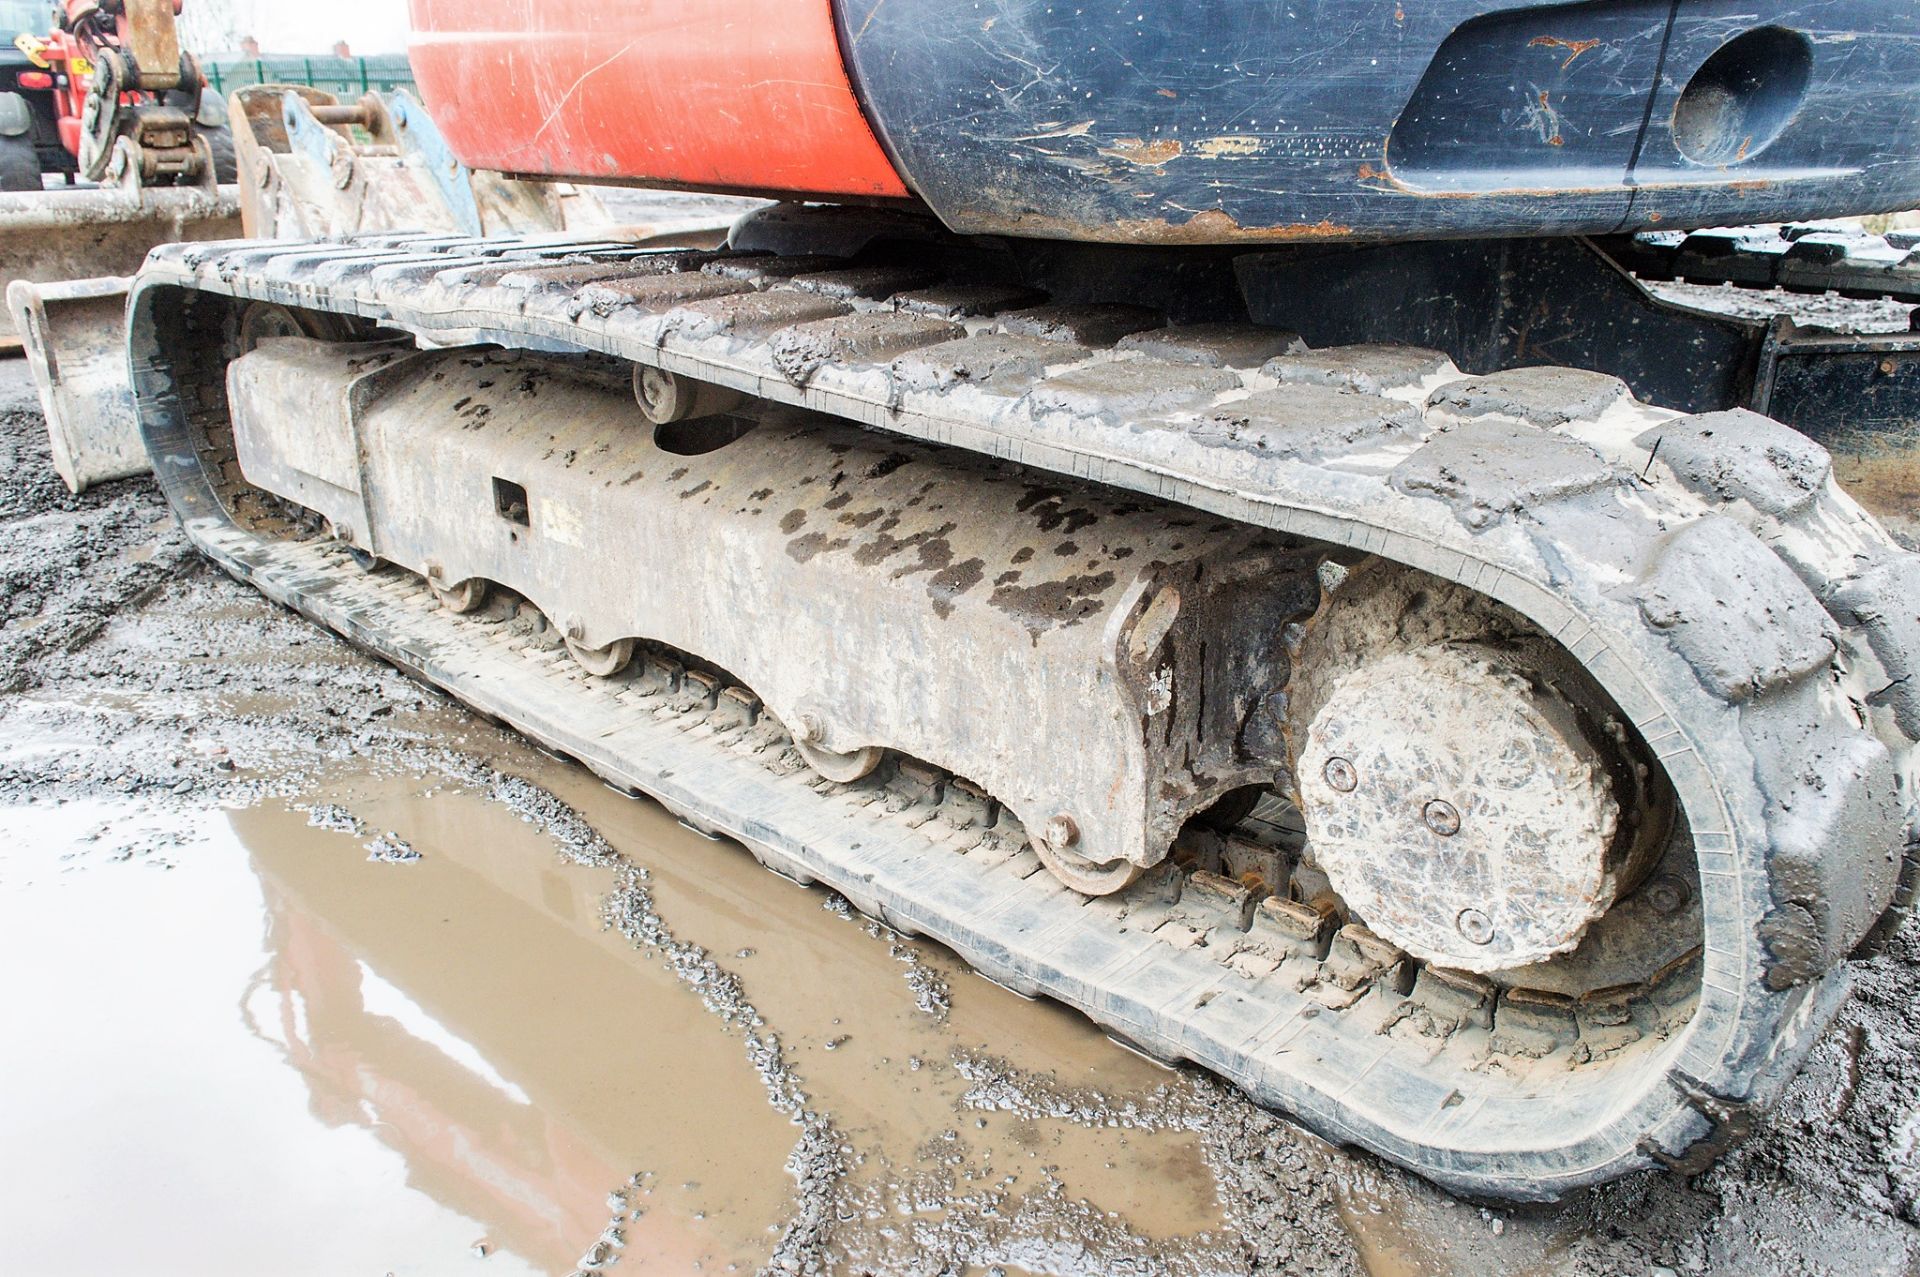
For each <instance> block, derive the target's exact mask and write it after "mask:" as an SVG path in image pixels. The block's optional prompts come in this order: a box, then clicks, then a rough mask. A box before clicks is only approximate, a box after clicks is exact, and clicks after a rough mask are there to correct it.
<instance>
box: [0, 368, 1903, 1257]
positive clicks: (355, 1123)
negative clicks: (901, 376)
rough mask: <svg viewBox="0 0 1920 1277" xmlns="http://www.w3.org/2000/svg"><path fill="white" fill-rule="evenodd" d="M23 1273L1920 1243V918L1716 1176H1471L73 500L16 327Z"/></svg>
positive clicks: (1826, 1251)
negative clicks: (1231, 1066) (1276, 1109)
mask: <svg viewBox="0 0 1920 1277" xmlns="http://www.w3.org/2000/svg"><path fill="white" fill-rule="evenodd" d="M0 453H4V459H5V460H6V461H7V462H8V463H9V473H10V474H11V476H12V478H11V479H10V482H9V486H7V487H6V488H5V489H4V491H0V617H4V624H3V625H0V689H4V695H0V972H4V973H5V974H4V975H0V992H3V993H4V995H5V1006H6V1008H7V1017H6V1033H5V1037H4V1040H0V1148H4V1149H5V1150H6V1151H7V1156H6V1157H4V1158H0V1271H4V1272H22V1273H64V1272H75V1273H79V1272H86V1273H95V1272H115V1271H124V1272H143V1273H148V1272H151V1273H166V1272H181V1273H204V1272H224V1271H239V1270H247V1271H253V1270H265V1271H274V1272H322V1273H334V1272H343V1271H369V1272H388V1271H391V1272H394V1273H409V1272H435V1273H437V1272H446V1271H474V1272H508V1273H515V1272H538V1273H571V1272H594V1271H610V1272H616V1273H618V1272H643V1273H644V1272H659V1273H676V1274H678V1273H692V1272H701V1273H716V1272H741V1273H747V1272H770V1273H815V1272H820V1273H826V1272H831V1273H848V1274H876V1275H878V1274H912V1275H920V1274H925V1275H927V1277H933V1275H935V1274H956V1275H957V1274H990V1273H1000V1274H1005V1275H1007V1277H1018V1275H1019V1274H1075V1275H1078V1274H1087V1275H1093V1274H1138V1275H1142V1277H1145V1275H1149V1274H1165V1275H1168V1277H1186V1275H1188V1274H1193V1275H1200V1274H1246V1273H1289V1274H1291V1273H1303V1274H1309V1273H1310V1274H1322V1273H1324V1274H1352V1273H1374V1274H1396V1275H1397V1274H1429V1273H1439V1274H1452V1273H1460V1274H1469V1273H1471V1274H1480V1273H1495V1274H1534V1273H1543V1274H1544V1273H1576V1274H1614V1273H1623V1274H1624V1273H1635V1274H1661V1273H1663V1271H1672V1272H1676V1273H1727V1274H1740V1275H1741V1277H1755V1275H1758V1274H1772V1273H1783V1274H1784V1273H1795V1274H1798V1273H1834V1274H1842V1273H1844V1274H1854V1273H1906V1272H1912V1271H1915V1270H1916V1268H1920V1230H1917V1229H1916V1222H1917V1221H1920V1213H1916V1212H1917V1207H1916V1201H1917V1200H1920V1066H1916V1063H1915V1060H1916V1055H1917V1054H1920V1041H1916V1037H1920V1029H1917V1028H1916V1027H1915V1025H1914V1023H1913V1020H1912V1016H1911V1007H1912V1006H1913V1005H1914V1002H1915V997H1916V994H1917V993H1920V936H1916V935H1915V934H1914V933H1913V932H1912V931H1909V932H1908V933H1907V934H1904V935H1902V936H1900V937H1899V938H1898V939H1897V940H1896V942H1895V944H1894V946H1893V948H1892V950H1891V951H1890V952H1889V954H1888V955H1887V956H1885V957H1883V958H1880V959H1876V960H1875V961H1873V962H1871V963H1867V964H1863V965H1861V966H1860V967H1859V968H1858V970H1857V972H1856V984H1857V989H1858V992H1857V994H1856V996H1855V998H1854V1000H1853V1002H1852V1003H1851V1005H1850V1006H1849V1008H1848V1010H1847V1011H1846V1012H1845V1013H1844V1015H1843V1017H1842V1022H1841V1024H1840V1025H1839V1027H1838V1028H1837V1029H1836V1031H1835V1032H1834V1033H1833V1034H1832V1035H1830V1036H1829V1037H1828V1038H1827V1039H1826V1040H1825V1041H1824V1042H1823V1043H1822V1044H1821V1045H1820V1047H1819V1048H1818V1049H1817V1050H1816V1052H1815V1054H1814V1057H1813V1059H1812V1061H1811V1063H1810V1064H1809V1066H1808V1068H1807V1070H1806V1071H1805V1073H1804V1074H1803V1075H1802V1077H1801V1078H1800V1079H1799V1081H1798V1082H1796V1084H1795V1085H1794V1086H1793V1088H1792V1089H1791V1090H1790V1092H1789V1094H1788V1097H1787V1099H1786V1102H1785V1103H1784V1104H1783V1105H1782V1106H1781V1108H1780V1109H1779V1110H1778V1111H1776V1113H1775V1114H1773V1115H1772V1116H1771V1117H1770V1118H1769V1119H1768V1120H1767V1121H1766V1122H1765V1123H1764V1124H1763V1126H1762V1128H1761V1129H1760V1131H1759V1132H1758V1133H1757V1134H1756V1135H1755V1137H1754V1138H1753V1139H1752V1140H1751V1141H1749V1142H1748V1143H1747V1144H1746V1145H1744V1146H1743V1147H1742V1148H1741V1149H1739V1150H1738V1151H1736V1152H1735V1153H1734V1154H1733V1155H1731V1156H1730V1157H1728V1158H1726V1159H1724V1160H1723V1161H1722V1162H1721V1163H1720V1164H1718V1165H1717V1166H1716V1167H1715V1168H1714V1169H1713V1170H1712V1171H1710V1172H1709V1173H1708V1174H1706V1175H1704V1176H1701V1177H1698V1178H1696V1179H1693V1180H1690V1181H1689V1180H1683V1179H1678V1178H1675V1177H1672V1176H1669V1175H1666V1174H1664V1173H1658V1172H1650V1173H1646V1174H1642V1175H1638V1176H1634V1177H1631V1178H1629V1179H1627V1180H1625V1181H1622V1182H1620V1183H1617V1184H1614V1185H1611V1186H1608V1187H1607V1188H1605V1189H1602V1190H1598V1191H1595V1192H1591V1193H1584V1194H1579V1195H1576V1196H1575V1197H1573V1198H1570V1199H1569V1200H1567V1201H1565V1202H1562V1203H1560V1204H1558V1205H1554V1206H1550V1207H1526V1208H1515V1207H1512V1206H1510V1205H1505V1204H1499V1205H1496V1204H1489V1203H1475V1202H1467V1201H1462V1200H1459V1199H1456V1198H1453V1197H1450V1196H1448V1195H1446V1194H1444V1193H1442V1192H1440V1191H1439V1190H1436V1189H1434V1188H1432V1187H1431V1186H1429V1185H1427V1184H1425V1183H1423V1182H1422V1181H1419V1180H1417V1179H1415V1178H1413V1177H1411V1176H1409V1175H1407V1174H1405V1173H1404V1172H1401V1171H1399V1170H1398V1169H1396V1168H1394V1167H1391V1166H1389V1165H1386V1164H1384V1163H1381V1162H1379V1161H1378V1160H1376V1159H1374V1158H1371V1157H1369V1156H1366V1155H1364V1154H1359V1153H1355V1152H1353V1151H1350V1150H1342V1149H1338V1148H1335V1147H1333V1146H1331V1145H1329V1144H1327V1143H1325V1142H1324V1141H1322V1140H1320V1139H1318V1138H1317V1137H1315V1136H1314V1135H1312V1134H1311V1133H1309V1132H1306V1131H1304V1130H1302V1129H1300V1128H1298V1127H1296V1126H1294V1125H1293V1124H1291V1123H1290V1122H1288V1121H1287V1120H1286V1119H1285V1118H1283V1117H1280V1116H1277V1115H1274V1114H1271V1113H1268V1112H1265V1111H1262V1110H1260V1109H1257V1108H1255V1107H1254V1106H1252V1105H1250V1104H1248V1103H1247V1102H1246V1101H1245V1100H1244V1099H1242V1098H1241V1097H1240V1096H1239V1095H1238V1094H1237V1093H1235V1092H1234V1091H1233V1090H1232V1089H1231V1088H1229V1087H1227V1086H1224V1085H1222V1084H1221V1083H1219V1082H1216V1081H1214V1080H1213V1079H1211V1078H1209V1077H1206V1076H1204V1075H1202V1074H1199V1073H1196V1072H1192V1071H1186V1070H1181V1071H1174V1070H1168V1069H1165V1068H1163V1067H1161V1066H1159V1065H1157V1064H1154V1063H1151V1062H1149V1061H1147V1060H1144V1059H1142V1058H1140V1057H1138V1056H1136V1055H1133V1054H1131V1053H1130V1052H1128V1051H1127V1050H1126V1049H1124V1048H1123V1047H1121V1046H1119V1045H1117V1044H1115V1043H1113V1042H1110V1041H1108V1040H1107V1039H1106V1038H1104V1037H1103V1036H1101V1034H1100V1033H1099V1032H1098V1030H1096V1029H1095V1028H1094V1027H1093V1026H1092V1025H1090V1024H1089V1023H1088V1022H1086V1021H1084V1020H1082V1019H1080V1018H1079V1017H1078V1016H1076V1015H1074V1014H1072V1013H1070V1012H1068V1011H1066V1010H1064V1009H1062V1008H1060V1007H1057V1006H1054V1005H1051V1004H1047V1003H1042V1002H1029V1001H1026V1000H1023V999H1021V998H1019V997H1018V996H1016V995H1014V994H1012V993H1009V992H1007V991H1006V990H1003V989H1001V988H999V987H998V986H996V985H993V984H991V983H989V982H988V981H986V980H984V979H982V978H980V977H978V976H976V975H973V974H972V973H971V972H969V971H968V970H967V969H966V968H965V967H964V965H962V964H961V963H959V962H958V960H956V959H955V958H954V957H953V956H952V955H950V954H948V953H946V952H945V951H943V950H941V949H940V948H939V947H938V946H935V945H932V944H929V943H926V942H922V941H918V940H909V939H906V938H904V937H902V936H899V935H897V934H895V933H894V932H892V931H890V930H889V929H887V928H885V927H883V926H881V925H879V924H877V923H874V922H872V921H870V920H868V919H866V918H864V917H861V916H860V915H858V914H857V913H855V912H854V911H853V910H852V909H850V908H849V907H848V906H847V905H846V902H845V901H843V900H841V899H840V898H839V897H837V896H834V895H833V894H831V893H829V892H826V891H824V890H821V889H818V888H802V887H799V886H796V885H794V884H792V883H789V882H787V881H785V880H784V879H781V878H779V877H777V876H775V875H772V874H770V873H768V872H766V871H764V870H762V869H760V868H759V867H758V866H757V865H755V864H754V863H753V861H752V860H751V858H750V857H748V856H747V855H746V853H745V852H744V851H742V850H741V849H739V848H738V847H735V846H732V845H730V844H728V843H725V842H715V841H711V840H709V839H706V838H704V837H702V836H700V835H698V834H696V833H694V832H692V831H690V830H688V829H686V828H684V827H682V826H680V825H679V824H677V823H676V822H675V821H674V820H673V819H672V817H671V816H669V815H668V814H667V813H665V812H664V811H663V810H662V809H660V808H659V807H657V806H655V805H654V804H652V803H650V802H648V801H645V800H634V799H629V798H626V797H623V796H621V795H618V794H615V793H613V792H612V791H610V790H608V789H606V788H605V787H604V786H602V785H600V784H599V783H598V782H597V781H596V780H595V779H594V778H593V777H592V776H590V775H589V774H587V773H585V772H584V771H582V770H580V769H579V768H576V767H573V766H570V765H568V764H565V763H562V762H558V761H556V760H553V759H551V758H548V757H546V756H544V755H542V754H540V753H539V752H538V751H536V750H535V749H533V748H532V747H530V746H529V745H528V744H526V743H525V742H524V741H522V740H520V739H519V738H517V737H515V736H513V735H511V734H510V733H506V732H503V731H500V730H498V729H496V728H495V727H493V726H491V725H490V724H488V723H486V722H485V721H483V720H481V719H479V718H477V717H476V716H474V715H472V714H470V713H468V712H466V711H464V710H463V709H461V708H460V707H459V706H457V705H455V704H453V703H452V702H450V701H448V700H446V699H445V698H443V697H441V696H440V695H439V694H438V693H436V692H434V691H432V690H430V689H427V688H425V687H422V686H421V685H419V684H416V683H414V682H412V681H411V680H409V679H407V678H405V677H403V676H401V675H400V674H398V673H397V672H395V671H393V670H392V669H390V668H389V667H387V666H384V665H382V664H380V663H379V662H377V661H375V660H371V659H369V658H367V657H365V656H363V655H361V654H359V653H357V652H355V651H353V650H351V649H349V648H348V647H346V646H345V645H344V644H342V643H341V642H339V641H337V640H335V639H334V638H332V637H331V636H329V635H326V634H324V633H321V632H319V631H317V630H315V629H314V628H313V627H312V626H311V625H309V624H308V623H307V622H305V621H304V620H302V619H301V618H299V617H298V616H295V615H293V614H291V613H288V612H286V611H283V610H281V609H279V608H277V607H275V606H273V605H271V604H269V603H267V602H266V601H264V600H262V599H260V598H259V597H258V596H256V595H255V594H253V593H252V592H251V591H249V590H247V589H246V588H244V587H242V586H239V585H237V584H235V583H233V582H230V581H228V580H227V579H226V578H224V577H223V576H220V575H218V574H216V573H215V572H213V571H211V570H210V569H208V568H206V567H204V566H202V565H201V564H200V563H199V561H198V560H197V559H196V558H195V557H194V556H193V555H192V553H191V552H190V551H189V550H188V549H187V548H186V544H185V541H184V539H183V538H182V537H181V536H180V535H179V533H178V532H177V531H176V530H174V529H173V528H172V527H171V525H170V524H169V523H168V522H167V520H166V518H165V515H164V510H163V507H162V505H161V503H160V501H159V498H158V497H157V496H156V495H155V494H154V493H153V491H152V489H151V486H150V484H148V483H146V482H145V481H128V482H126V483H121V484H115V485H110V486H108V487H106V488H103V489H101V490H99V491H97V492H90V493H88V494H86V495H85V496H83V497H80V498H72V497H68V496H67V495H66V494H65V493H64V490H62V489H60V488H58V486H57V481H55V480H53V479H52V478H51V471H50V469H49V468H48V467H47V465H46V463H45V445H44V435H43V433H42V426H41V423H40V421H39V417H38V414H37V412H35V411H34V410H33V406H32V396H31V392H30V390H29V388H28V386H27V382H26V378H25V373H24V369H22V368H21V367H20V366H19V365H18V364H13V365H3V364H0Z"/></svg>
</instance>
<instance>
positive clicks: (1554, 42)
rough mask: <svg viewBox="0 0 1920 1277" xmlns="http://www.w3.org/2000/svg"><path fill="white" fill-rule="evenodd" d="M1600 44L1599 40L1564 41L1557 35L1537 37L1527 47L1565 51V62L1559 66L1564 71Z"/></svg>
mask: <svg viewBox="0 0 1920 1277" xmlns="http://www.w3.org/2000/svg"><path fill="white" fill-rule="evenodd" d="M1601 43H1602V42H1601V41H1599V40H1565V39H1562V38H1561V37H1559V36H1557V35H1537V36H1535V37H1533V39H1531V40H1529V41H1527V47H1528V48H1530V49H1542V48H1544V49H1565V50H1566V51H1567V60H1566V61H1564V62H1562V63H1561V64H1560V69H1561V70H1562V71H1564V70H1566V69H1567V68H1568V67H1570V66H1572V65H1573V64H1574V63H1575V62H1577V61H1578V60H1579V58H1580V55H1581V54H1583V53H1587V52H1590V51H1591V50H1593V49H1597V48H1599V47H1600V44H1601Z"/></svg>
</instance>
